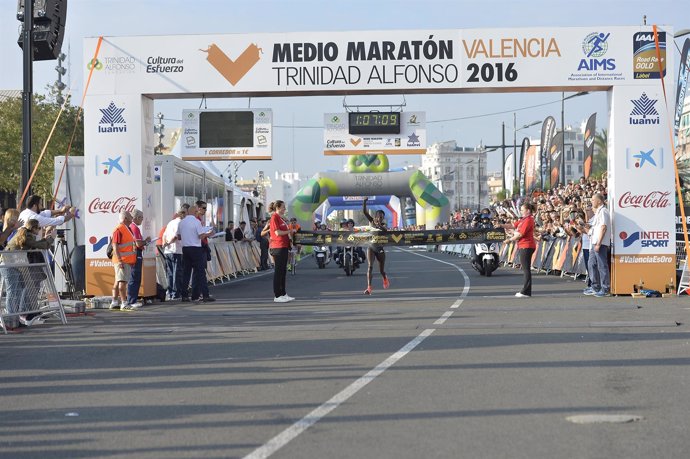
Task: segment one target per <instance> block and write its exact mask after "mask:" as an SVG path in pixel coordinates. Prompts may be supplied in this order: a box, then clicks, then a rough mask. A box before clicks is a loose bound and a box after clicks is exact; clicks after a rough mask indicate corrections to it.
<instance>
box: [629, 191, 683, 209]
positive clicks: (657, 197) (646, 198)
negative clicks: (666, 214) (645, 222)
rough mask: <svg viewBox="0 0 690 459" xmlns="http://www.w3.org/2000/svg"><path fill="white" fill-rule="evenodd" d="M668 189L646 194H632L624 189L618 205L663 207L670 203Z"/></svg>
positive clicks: (648, 207) (650, 207)
mask: <svg viewBox="0 0 690 459" xmlns="http://www.w3.org/2000/svg"><path fill="white" fill-rule="evenodd" d="M670 195H671V192H670V191H652V192H651V193H647V194H632V193H631V192H630V191H626V192H625V193H623V195H622V196H621V197H620V199H619V200H618V207H620V208H621V209H625V208H628V207H636V208H638V209H639V208H642V209H663V208H664V207H668V206H670V205H671V202H670V200H669V196H670Z"/></svg>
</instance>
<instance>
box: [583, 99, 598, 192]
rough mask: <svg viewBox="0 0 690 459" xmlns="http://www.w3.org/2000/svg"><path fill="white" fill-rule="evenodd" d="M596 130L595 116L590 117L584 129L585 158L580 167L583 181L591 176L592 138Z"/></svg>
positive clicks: (594, 114) (592, 159)
mask: <svg viewBox="0 0 690 459" xmlns="http://www.w3.org/2000/svg"><path fill="white" fill-rule="evenodd" d="M596 128H597V114H596V113H592V115H591V116H590V117H589V119H588V120H587V127H586V128H585V158H584V163H583V167H582V171H583V175H584V176H585V179H588V178H589V176H590V175H591V174H592V166H593V162H594V136H595V135H596V130H597V129H596Z"/></svg>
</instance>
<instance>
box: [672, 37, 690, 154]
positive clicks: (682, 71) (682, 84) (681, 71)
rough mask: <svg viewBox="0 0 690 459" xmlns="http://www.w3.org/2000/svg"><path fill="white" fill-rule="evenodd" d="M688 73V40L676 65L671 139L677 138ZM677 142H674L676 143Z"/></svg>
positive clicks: (689, 56)
mask: <svg viewBox="0 0 690 459" xmlns="http://www.w3.org/2000/svg"><path fill="white" fill-rule="evenodd" d="M688 72H690V38H686V39H685V44H683V52H682V53H681V56H680V63H679V65H678V84H677V86H676V105H675V109H676V114H675V116H674V118H673V137H674V138H676V139H677V138H678V129H679V128H680V117H681V116H682V115H683V104H684V103H685V92H686V91H687V89H688ZM677 141H678V140H676V142H677Z"/></svg>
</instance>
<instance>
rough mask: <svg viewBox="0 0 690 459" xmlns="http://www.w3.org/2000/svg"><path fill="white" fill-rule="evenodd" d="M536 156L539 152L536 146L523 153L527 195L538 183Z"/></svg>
mask: <svg viewBox="0 0 690 459" xmlns="http://www.w3.org/2000/svg"><path fill="white" fill-rule="evenodd" d="M538 156H539V150H538V149H537V146H536V145H531V146H530V147H529V148H528V149H527V153H525V190H526V193H527V194H530V193H532V192H533V191H534V190H535V189H536V188H537V183H539V180H538V178H539V169H538V159H539V158H538Z"/></svg>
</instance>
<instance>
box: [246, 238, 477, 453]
mask: <svg viewBox="0 0 690 459" xmlns="http://www.w3.org/2000/svg"><path fill="white" fill-rule="evenodd" d="M400 251H403V252H407V253H410V254H412V255H416V256H419V257H423V258H428V259H429V260H432V261H436V262H438V263H443V264H446V265H450V266H452V267H454V268H455V269H457V270H458V271H460V273H461V274H462V276H463V277H464V279H465V287H464V288H463V290H462V293H461V294H460V298H458V299H457V300H456V301H455V303H453V306H451V308H457V307H459V306H460V304H462V300H463V299H464V298H465V297H466V296H467V294H468V293H469V291H470V278H469V276H468V275H467V274H466V273H465V271H463V269H462V268H461V267H459V266H458V265H455V264H453V263H448V262H446V261H442V260H437V259H435V258H432V257H429V256H426V255H422V254H419V253H415V252H412V251H408V250H400ZM455 304H457V306H455ZM453 312H454V311H446V312H444V313H443V315H442V316H441V317H440V318H439V319H438V320H436V322H434V324H439V321H442V322H440V323H443V322H445V321H446V320H447V319H448V317H450V316H451V315H452V314H453ZM435 331H436V329H435V328H427V329H426V330H424V331H423V332H421V333H420V334H419V335H417V337H415V338H414V339H413V340H412V341H410V342H408V343H407V344H405V345H404V346H403V347H401V348H400V349H399V350H398V351H397V352H395V353H394V354H393V355H391V356H390V357H388V358H387V359H386V360H384V361H383V362H381V363H379V364H378V365H376V366H375V367H374V368H373V369H371V370H370V371H369V372H368V373H367V374H365V375H364V376H362V377H360V378H359V379H357V380H356V381H355V382H353V383H352V384H350V385H349V386H347V387H346V388H345V389H343V390H341V391H340V392H338V393H337V394H335V395H334V396H333V397H332V398H331V399H330V400H328V401H326V402H325V403H323V404H322V405H321V406H319V407H318V408H316V409H315V410H313V411H312V412H311V413H309V414H307V415H306V416H304V417H303V418H302V419H300V420H299V421H297V422H295V423H294V424H292V425H291V426H290V427H288V428H287V429H285V430H283V431H282V432H281V433H279V434H278V435H276V436H275V437H273V438H271V439H270V440H269V441H268V442H266V443H264V444H263V445H262V446H260V447H259V448H257V449H255V450H254V451H252V452H251V453H249V454H248V455H246V456H245V457H244V459H266V458H268V457H270V456H271V455H272V454H273V453H275V452H277V451H278V450H279V449H281V448H282V447H283V446H285V445H287V444H288V443H290V442H291V441H292V440H294V439H295V438H297V437H298V436H299V435H300V434H302V433H303V432H304V431H305V430H307V429H308V428H309V427H311V426H313V425H314V424H316V423H317V422H319V421H320V420H321V419H323V418H324V417H325V416H327V415H328V414H329V413H330V412H331V411H333V410H335V409H336V408H338V407H339V406H340V405H342V404H343V403H345V402H346V401H347V400H349V399H350V398H351V397H352V396H353V395H355V394H356V393H357V392H359V391H360V390H361V389H362V388H363V387H364V386H366V385H367V384H369V383H370V382H372V381H373V380H374V379H376V378H377V377H379V376H380V375H381V374H383V372H384V371H386V370H387V369H388V368H390V367H392V366H393V365H395V363H396V362H398V361H399V360H400V359H402V358H403V357H405V356H406V355H407V354H408V353H409V352H411V351H412V350H413V349H414V348H416V347H417V346H419V345H420V344H421V343H422V342H423V341H424V340H425V339H427V338H428V337H429V336H431V334H433V333H434V332H435Z"/></svg>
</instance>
